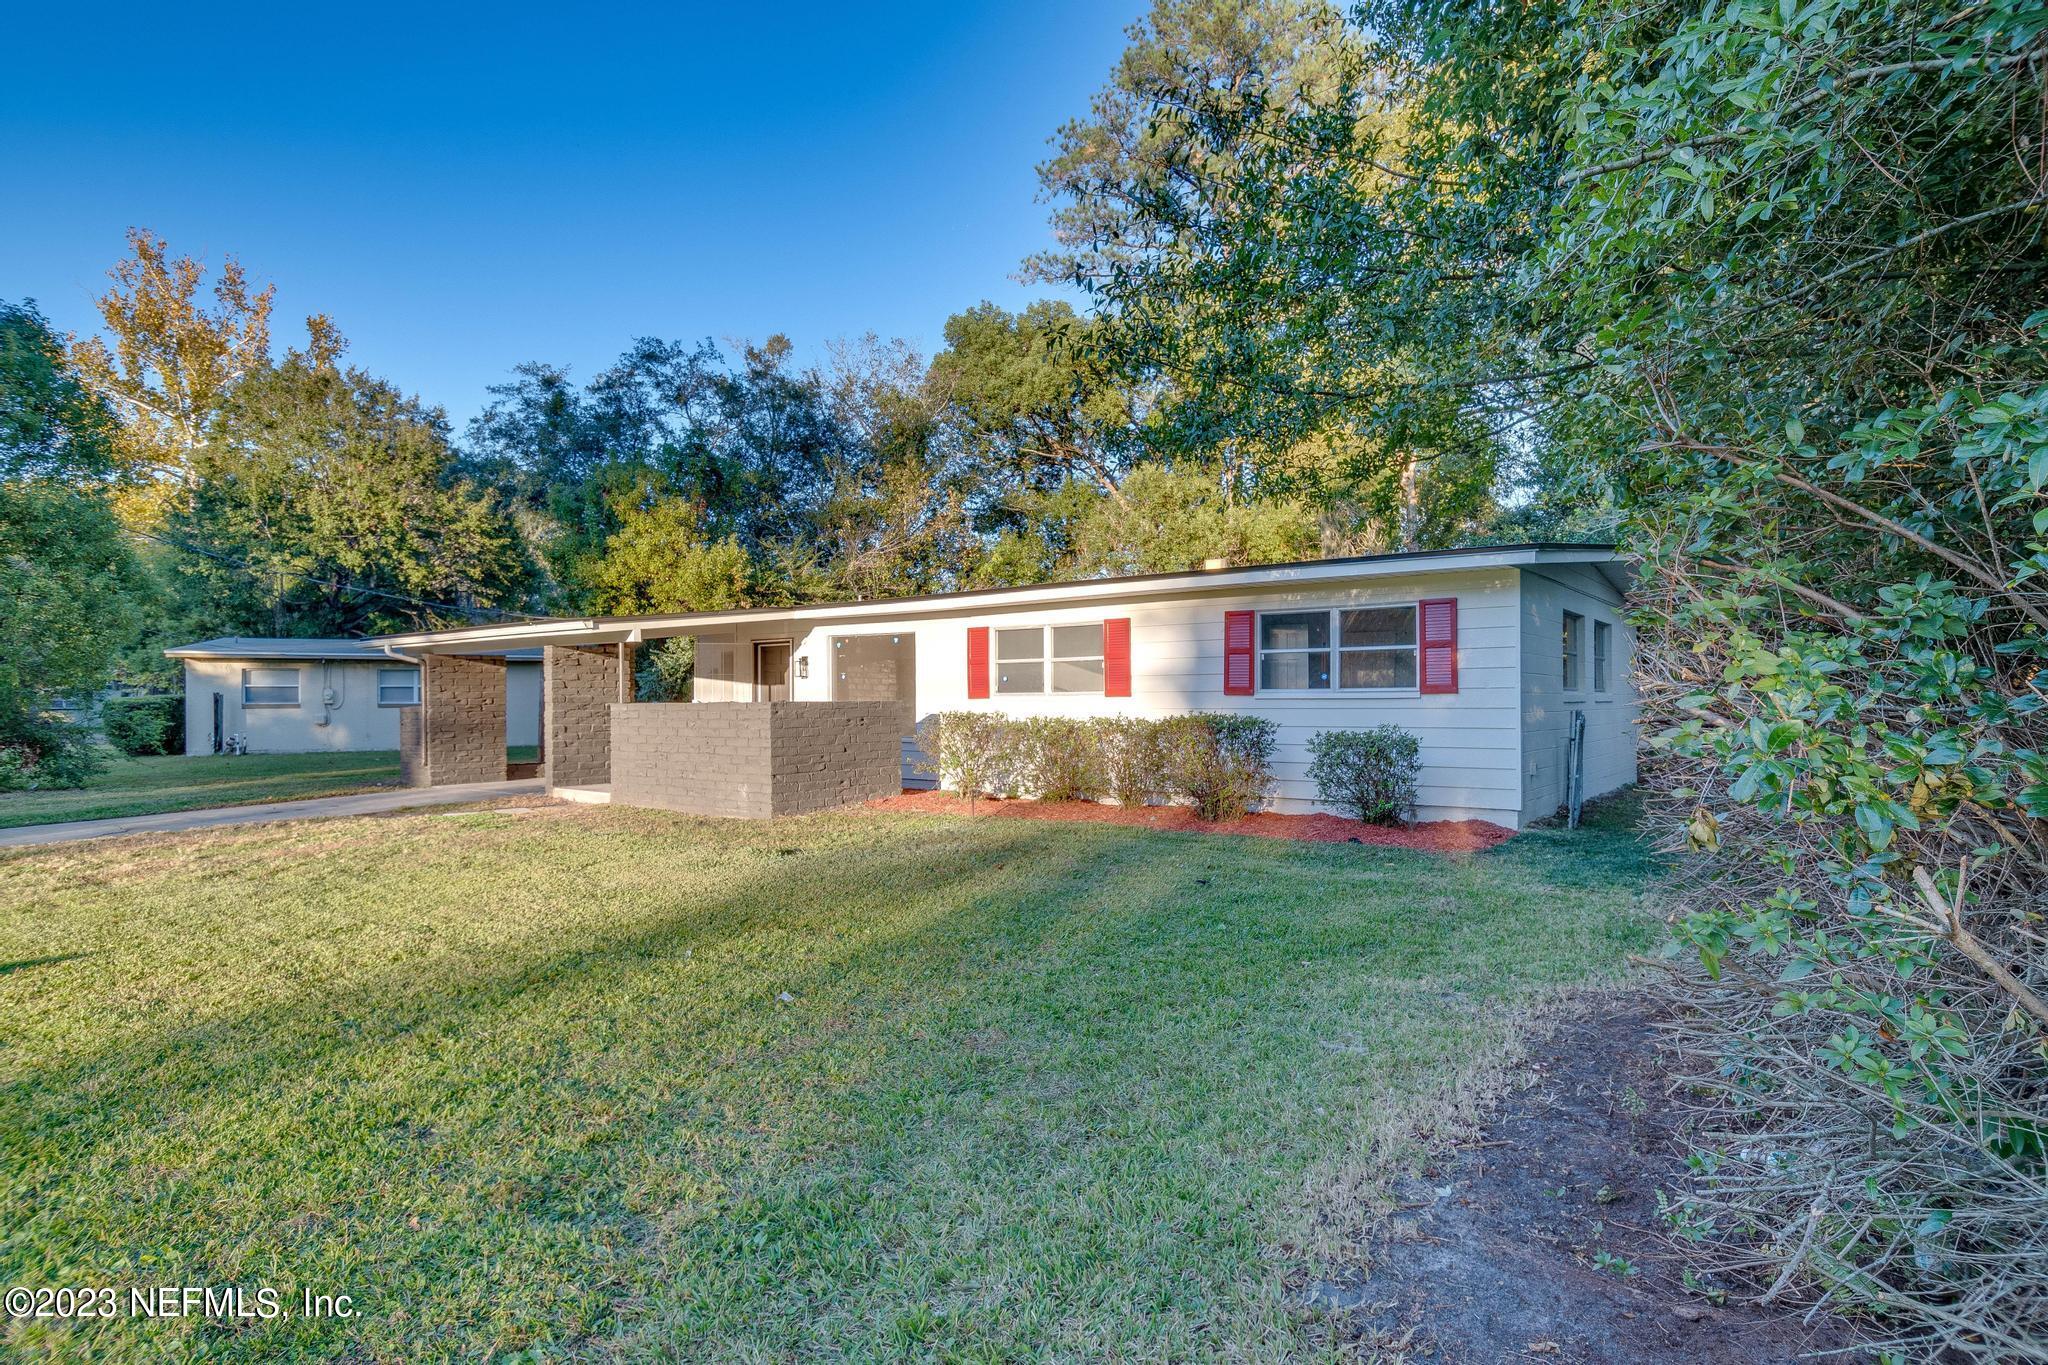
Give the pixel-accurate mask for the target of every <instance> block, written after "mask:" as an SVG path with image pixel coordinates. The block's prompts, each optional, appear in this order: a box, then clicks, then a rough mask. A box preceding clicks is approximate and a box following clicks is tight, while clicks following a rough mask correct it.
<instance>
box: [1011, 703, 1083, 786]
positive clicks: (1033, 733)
mask: <svg viewBox="0 0 2048 1365" xmlns="http://www.w3.org/2000/svg"><path fill="white" fill-rule="evenodd" d="M1100 724H1101V722H1099V721H1088V720H1070V719H1068V718H1066V717H1063V716H1038V717H1034V718H1032V719H1029V720H1012V721H1010V722H1009V724H1008V726H1007V727H1006V733H1005V741H1006V742H1005V743H1004V745H1003V750H1004V758H1005V761H1004V763H1003V765H1002V766H1003V767H1005V768H1006V769H1008V771H1009V772H1011V773H1012V774H1014V776H1015V780H1016V783H1017V785H1018V787H1019V788H1021V789H1022V790H1023V791H1026V792H1029V793H1030V794H1031V795H1033V796H1035V797H1037V798H1038V799H1039V800H1041V801H1093V800H1095V799H1097V798H1098V797H1100V796H1101V795H1102V794H1103V791H1104V789H1105V786H1104V781H1103V775H1102V744H1101V738H1100V735H1099V733H1098V728H1097V727H1098V726H1099V725H1100Z"/></svg>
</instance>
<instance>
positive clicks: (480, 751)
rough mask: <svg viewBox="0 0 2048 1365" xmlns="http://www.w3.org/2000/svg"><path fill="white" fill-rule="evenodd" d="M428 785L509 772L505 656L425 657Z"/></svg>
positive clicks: (423, 682) (488, 778) (498, 777)
mask: <svg viewBox="0 0 2048 1365" xmlns="http://www.w3.org/2000/svg"><path fill="white" fill-rule="evenodd" d="M420 712H421V717H420V728H421V737H422V743H421V752H422V757H423V767H424V770H425V777H426V780H425V783H424V784H423V785H427V786H434V787H446V786H452V785H454V784H456V783H461V782H502V781H503V780H504V778H505V661H504V660H503V659H465V658H463V657H461V656H460V655H455V654H429V655H427V656H426V657H425V658H424V659H422V660H421V661H420Z"/></svg>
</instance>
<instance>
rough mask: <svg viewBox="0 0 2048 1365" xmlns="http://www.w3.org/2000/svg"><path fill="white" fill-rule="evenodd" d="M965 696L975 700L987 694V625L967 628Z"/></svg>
mask: <svg viewBox="0 0 2048 1365" xmlns="http://www.w3.org/2000/svg"><path fill="white" fill-rule="evenodd" d="M967 696H968V699H969V700H977V699H980V698H983V697H986V696H988V627H987V626H969V627H968V628H967Z"/></svg>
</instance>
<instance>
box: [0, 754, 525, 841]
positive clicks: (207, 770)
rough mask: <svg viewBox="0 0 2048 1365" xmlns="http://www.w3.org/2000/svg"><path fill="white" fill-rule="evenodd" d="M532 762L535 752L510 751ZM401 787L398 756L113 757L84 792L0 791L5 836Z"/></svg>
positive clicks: (0, 823) (518, 758)
mask: <svg viewBox="0 0 2048 1365" xmlns="http://www.w3.org/2000/svg"><path fill="white" fill-rule="evenodd" d="M509 754H510V758H511V760H512V761H513V762H530V761H532V760H533V758H534V757H535V754H536V750H535V749H534V748H533V747H532V746H531V745H528V746H525V747H524V748H520V747H514V748H512V749H511V750H510V751H509ZM397 785H398V753H397V751H396V750H386V751H365V752H362V753H342V754H242V755H215V754H205V755H200V756H197V757H190V758H188V757H186V756H185V755H182V754H177V755H169V756H160V757H153V758H129V757H127V756H126V755H119V754H117V755H113V756H111V757H110V758H109V760H108V763H107V767H106V769H105V770H104V771H102V772H101V773H100V774H99V776H97V777H95V778H93V779H92V780H91V781H90V782H88V783H87V784H86V785H85V786H83V787H78V788H71V789H66V790H57V791H24V792H0V829H10V828H13V827H14V826H17V825H43V824H50V823H53V822H56V821H61V820H107V819H113V818H116V817H119V816H125V815H157V814H161V813H162V812H164V811H174V810H201V809H205V808H207V807H212V806H245V805H249V804H252V803H254V802H259V801H295V800H300V799H302V798H306V797H314V796H340V795H344V794H346V793H348V792H358V791H368V790H371V789H373V788H376V787H395V786H397Z"/></svg>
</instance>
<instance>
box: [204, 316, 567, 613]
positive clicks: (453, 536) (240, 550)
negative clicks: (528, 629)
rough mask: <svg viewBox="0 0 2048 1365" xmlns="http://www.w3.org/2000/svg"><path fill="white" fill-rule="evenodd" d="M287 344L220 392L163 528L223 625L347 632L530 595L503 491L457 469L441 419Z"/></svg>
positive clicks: (502, 604) (385, 387)
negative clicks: (216, 411) (186, 494)
mask: <svg viewBox="0 0 2048 1365" xmlns="http://www.w3.org/2000/svg"><path fill="white" fill-rule="evenodd" d="M338 349H339V348H338V346H336V347H334V348H332V349H330V350H328V351H327V352H326V353H325V354H324V355H321V354H310V353H303V352H292V353H290V354H289V355H287V356H286V357H285V359H284V360H283V361H282V362H280V363H278V364H276V365H273V366H268V367H265V368H263V369H260V370H257V371H254V372H252V373H251V374H249V375H247V376H245V377H244V378H243V379H242V380H241V381H240V382H239V383H237V384H236V385H235V387H234V388H233V389H232V390H231V391H230V393H229V395H228V397H227V399H226V401H225V403H224V404H223V407H222V410H221V414H220V416H219V419H218V420H217V421H216V423H215V424H214V427H213V430H212V434H211V436H210V437H209V440H208V441H207V443H206V444H205V445H204V446H202V447H201V448H200V450H199V451H198V452H197V453H196V455H195V456H194V457H193V470H194V476H195V486H194V488H193V490H192V494H191V498H190V503H189V507H188V508H187V509H186V510H183V511H181V512H180V513H179V514H178V515H177V516H176V517H175V518H174V519H173V521H172V523H171V526H172V533H173V536H174V537H175V539H176V540H177V541H178V543H179V544H180V545H181V546H183V547H184V548H185V549H186V550H187V551H188V553H189V555H190V567H189V570H188V572H190V573H191V574H192V575H193V576H194V577H196V578H198V579H200V580H202V581H203V582H204V584H205V591H206V592H207V594H208V596H209V599H210V601H211V602H212V603H213V604H214V609H215V611H216V613H217V615H216V617H215V620H216V622H217V624H219V625H221V626H230V625H231V626H233V627H235V628H237V629H241V630H246V631H251V632H256V633H268V634H277V635H345V634H355V633H363V632H373V631H377V630H386V629H398V628H418V627H425V626H431V625H438V624H447V623H459V622H463V621H468V620H474V619H477V618H479V617H487V616H491V615H495V614H497V612H498V610H499V609H502V608H507V607H518V606H522V605H524V604H525V595H526V592H527V589H528V587H529V584H530V567H531V566H530V564H529V562H528V560H527V558H526V556H525V554H524V552H523V550H522V547H521V544H520V541H519V538H518V536H517V533H516V531H515V528H514V526H513V523H512V521H511V519H510V518H509V517H508V515H507V514H506V511H505V509H504V508H503V507H502V506H501V505H500V504H499V502H498V500H497V499H496V498H495V497H494V496H493V495H491V494H490V493H488V492H487V491H485V490H482V489H479V488H477V487H476V486H474V485H473V484H471V483H470V482H469V481H467V480H466V479H463V478H460V477H457V476H455V475H454V474H453V473H452V470H451V465H452V460H451V455H450V451H449V448H448V441H447V430H446V422H445V420H444V419H443V417H442V416H441V413H440V411H439V410H438V409H431V408H426V407H424V406H422V405H421V404H420V403H419V401H418V400H416V399H413V398H409V397H407V396H405V395H404V394H402V393H400V392H399V391H398V390H397V389H395V388H394V387H392V386H391V385H390V384H388V383H385V382H384V381H382V380H380V379H376V378H374V377H372V376H370V375H368V374H366V373H364V372H363V371H362V370H360V369H357V368H354V367H352V366H344V365H342V364H341V363H340V361H339V360H338V358H337V357H336V352H337V351H338Z"/></svg>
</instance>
